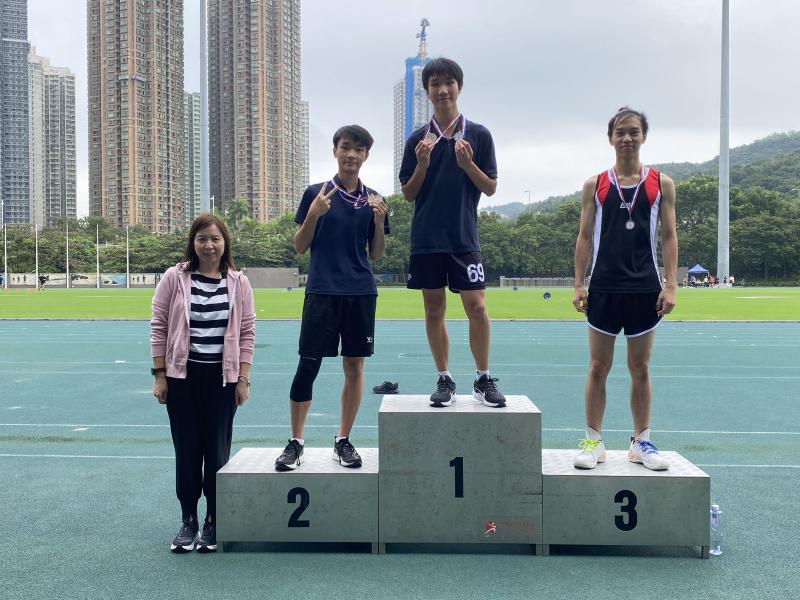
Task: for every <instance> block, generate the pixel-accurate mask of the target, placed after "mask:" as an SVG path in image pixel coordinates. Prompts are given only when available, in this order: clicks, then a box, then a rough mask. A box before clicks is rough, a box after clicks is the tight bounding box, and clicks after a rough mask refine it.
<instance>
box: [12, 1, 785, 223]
mask: <svg viewBox="0 0 800 600" xmlns="http://www.w3.org/2000/svg"><path fill="white" fill-rule="evenodd" d="M199 5H200V2H199V0H186V2H185V23H184V28H185V33H186V39H185V50H186V52H185V55H186V64H185V69H186V76H185V83H186V89H187V90H188V91H199V89H200V73H199V64H200V60H199V29H200V10H199ZM721 6H722V0H664V1H661V2H655V1H650V0H627V1H625V0H603V1H602V2H597V1H592V0H560V1H559V2H552V1H542V0H507V1H504V2H486V1H485V0H482V1H480V2H479V1H473V0H437V1H435V2H433V1H431V0H427V1H425V2H422V1H416V0H397V1H396V0H381V1H379V2H370V1H368V0H361V1H356V0H334V1H330V0H304V1H303V3H302V46H303V51H302V64H303V98H304V99H306V100H308V101H309V103H310V121H311V180H312V182H313V181H321V180H322V179H325V178H328V177H330V176H331V175H332V174H333V172H334V170H335V163H334V162H333V157H332V155H331V136H332V134H333V131H334V130H335V129H336V128H337V127H338V126H339V125H342V124H346V123H358V124H360V125H363V126H365V127H366V128H367V129H369V130H370V132H372V134H373V136H374V137H375V146H374V147H373V150H372V152H371V154H370V158H369V160H368V161H367V163H366V164H365V165H364V168H363V169H362V177H363V179H364V181H365V182H366V183H367V184H368V185H370V186H371V187H374V188H376V189H378V190H381V191H383V192H384V193H391V192H392V190H393V187H394V186H393V181H392V178H393V172H392V164H393V163H392V136H393V129H392V119H393V108H392V87H393V85H394V83H395V81H397V80H398V79H400V78H401V77H402V76H403V69H404V60H405V58H406V57H408V56H413V55H415V54H416V51H417V44H418V41H417V40H416V39H415V35H416V33H417V32H418V31H419V22H420V20H421V19H422V18H423V17H426V18H427V19H428V20H429V21H430V23H431V25H430V27H429V28H428V54H429V55H430V56H447V57H450V58H453V59H455V60H456V61H458V62H459V63H460V64H461V66H462V68H463V69H464V73H465V76H464V89H463V91H462V95H461V97H460V99H459V108H460V109H461V111H462V112H463V113H464V114H465V115H466V117H467V118H468V119H470V120H473V121H477V122H479V123H482V124H484V125H486V126H487V127H488V128H489V129H490V130H491V131H492V134H493V136H494V140H495V146H496V152H497V164H498V171H499V178H498V187H497V193H496V194H495V196H493V197H492V198H488V199H487V198H484V199H483V200H482V205H483V206H487V205H491V204H505V203H507V202H514V201H527V194H525V193H524V191H525V190H531V192H532V199H533V201H534V202H536V201H539V200H543V199H545V198H546V197H547V196H550V195H556V194H567V193H571V192H573V191H575V190H577V189H578V188H579V187H580V185H581V183H582V182H583V181H584V180H585V179H586V178H587V177H588V176H589V175H591V174H593V173H596V172H597V171H600V170H602V169H603V168H605V167H607V166H608V165H610V164H611V161H612V160H613V154H612V152H611V149H610V147H609V146H608V142H607V139H606V137H605V126H606V123H607V121H608V119H609V117H610V116H611V114H613V113H614V111H615V110H616V109H617V108H618V107H620V106H622V105H623V104H628V105H630V106H633V107H635V108H640V109H642V110H644V111H645V112H646V113H647V115H648V118H649V120H650V128H651V129H650V136H649V139H648V140H647V143H646V145H645V147H644V148H643V158H644V160H645V162H647V163H658V162H670V161H686V160H688V161H703V160H707V159H709V158H712V157H713V156H715V155H716V154H717V153H718V150H719V85H720V24H721ZM28 13H29V23H28V30H29V36H28V37H29V39H30V41H31V43H32V44H33V45H35V46H36V47H37V51H38V53H39V54H40V55H42V56H46V57H48V58H49V59H50V60H51V64H53V65H55V66H66V67H69V68H70V69H72V71H73V72H74V73H75V76H76V104H77V107H76V108H77V119H78V123H77V128H78V130H77V136H78V147H77V165H78V214H79V215H81V216H82V215H85V214H87V213H88V191H87V146H86V138H87V122H86V6H85V1H84V0H29V6H28ZM798 24H800V2H797V1H796V0H769V1H766V0H731V64H732V75H731V145H739V144H744V143H749V142H751V141H753V140H755V139H757V138H759V137H763V136H765V135H767V134H769V133H773V132H776V131H789V130H797V129H800V110H799V104H800V103H799V102H798V101H799V100H800V68H798V65H800V44H798V43H797V41H796V40H797V28H798ZM792 40H795V41H792Z"/></svg>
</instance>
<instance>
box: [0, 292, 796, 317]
mask: <svg viewBox="0 0 800 600" xmlns="http://www.w3.org/2000/svg"><path fill="white" fill-rule="evenodd" d="M545 291H549V292H550V294H551V297H550V298H549V299H548V300H545V299H544V297H543V294H544V292H545ZM379 294H380V296H379V299H378V318H379V319H421V318H422V316H423V314H422V298H421V294H420V293H419V292H416V291H411V290H406V289H404V288H381V289H380V291H379ZM486 294H487V305H488V307H489V314H490V315H491V317H492V318H493V319H511V320H513V319H559V320H576V319H581V318H582V316H581V315H579V314H578V313H577V312H576V311H575V310H574V309H573V307H572V289H564V288H554V289H550V290H545V289H543V288H538V289H521V290H519V291H516V292H515V291H513V290H512V289H509V288H502V289H500V288H493V289H489V290H487V292H486ZM152 296H153V290H151V289H131V290H126V289H100V290H96V289H90V290H78V289H72V290H57V289H45V290H44V291H43V292H35V291H33V290H20V289H17V290H13V289H12V290H7V291H4V292H3V293H0V319H149V318H150V300H151V298H152ZM255 298H256V314H257V316H258V318H259V319H299V318H300V316H301V313H302V306H303V291H302V290H300V289H295V290H292V291H291V292H288V291H286V290H284V289H268V290H256V291H255ZM447 301H448V303H449V305H450V306H449V310H448V313H447V316H448V318H451V319H463V318H465V316H464V311H463V309H462V308H461V302H460V301H459V299H458V297H457V296H456V295H455V294H450V293H448V295H447ZM672 318H673V319H682V320H688V321H694V320H722V321H729V320H730V321H786V320H789V321H797V320H800V288H736V289H679V290H678V294H677V306H676V308H675V310H674V312H673V313H672Z"/></svg>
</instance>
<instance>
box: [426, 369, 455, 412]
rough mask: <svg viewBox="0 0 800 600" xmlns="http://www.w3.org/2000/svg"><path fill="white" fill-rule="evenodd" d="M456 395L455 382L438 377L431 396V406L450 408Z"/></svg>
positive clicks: (442, 376)
mask: <svg viewBox="0 0 800 600" xmlns="http://www.w3.org/2000/svg"><path fill="white" fill-rule="evenodd" d="M455 395H456V382H455V381H453V380H452V379H450V377H448V376H447V375H440V376H439V381H437V382H436V391H435V392H434V393H432V394H431V406H436V407H437V408H438V407H441V406H450V405H451V404H452V403H453V398H454V397H455Z"/></svg>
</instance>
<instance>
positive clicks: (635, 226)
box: [572, 106, 678, 470]
mask: <svg viewBox="0 0 800 600" xmlns="http://www.w3.org/2000/svg"><path fill="white" fill-rule="evenodd" d="M647 130H648V123H647V118H646V117H645V115H644V113H641V112H639V111H636V110H633V109H631V108H628V107H627V106H626V107H623V108H621V109H619V111H617V113H616V114H615V115H614V116H613V117H611V120H610V121H609V123H608V142H609V144H610V145H611V146H613V148H614V152H615V153H616V162H615V163H614V166H613V167H612V168H610V169H608V170H607V171H603V172H602V173H600V174H599V175H596V176H594V177H591V178H590V179H589V180H588V181H586V183H585V184H584V186H583V191H582V193H581V222H580V232H579V233H578V240H577V242H576V244H575V294H574V296H573V299H572V303H573V305H574V306H575V309H576V310H577V311H579V312H582V313H585V314H586V316H587V320H588V323H589V374H588V376H587V378H586V386H585V401H586V437H585V438H584V439H582V440H581V442H580V449H581V452H580V454H578V455H576V456H575V461H574V464H575V467H576V468H579V469H593V468H595V467H596V466H597V464H598V463H601V462H604V461H605V459H606V451H605V445H604V443H603V439H602V437H601V435H600V431H601V424H602V420H603V413H604V411H605V407H606V379H607V377H608V373H609V370H610V369H611V363H612V360H613V357H614V342H615V340H616V336H617V334H618V333H619V332H620V331H623V330H624V332H625V337H626V338H627V350H628V371H629V372H630V376H631V392H630V404H631V412H632V414H633V428H634V435H633V436H632V437H631V445H630V449H629V451H628V460H630V461H631V462H636V463H641V464H643V465H644V466H645V467H647V468H648V469H653V470H664V469H668V468H669V463H668V462H667V460H666V459H665V458H664V457H663V456H662V455H661V454H660V453H659V452H658V449H657V448H656V447H655V446H654V445H653V444H652V442H651V441H650V405H651V400H652V390H651V386H650V374H649V367H648V363H649V362H650V351H651V350H652V347H653V339H654V336H655V328H656V327H657V326H658V324H659V322H660V321H661V319H662V317H663V316H664V315H666V314H669V313H670V312H671V311H672V309H673V307H674V306H675V287H676V272H677V264H678V237H677V234H676V230H675V184H674V183H673V182H672V179H670V178H669V177H667V176H666V175H664V174H663V173H659V172H658V171H657V170H656V169H653V168H652V167H646V166H644V165H643V164H642V162H641V160H640V158H639V150H640V148H641V146H642V144H644V142H645V140H646V139H647ZM659 222H660V225H661V253H662V256H663V260H664V275H665V277H666V283H665V284H664V285H663V286H662V282H661V279H660V278H659V274H658V256H657V254H656V243H657V242H656V239H657V234H658V227H659ZM590 255H591V256H592V268H591V278H590V284H589V291H588V293H587V291H586V289H585V288H584V278H585V276H586V269H587V267H588V264H589V256H590Z"/></svg>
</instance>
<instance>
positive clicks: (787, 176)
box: [483, 131, 800, 219]
mask: <svg viewBox="0 0 800 600" xmlns="http://www.w3.org/2000/svg"><path fill="white" fill-rule="evenodd" d="M730 165H731V185H738V186H739V187H750V186H759V187H762V188H765V189H768V190H772V191H775V192H779V193H783V194H790V193H798V192H797V190H798V189H800V131H789V132H786V133H773V134H772V135H768V136H767V137H765V138H762V139H760V140H756V141H755V142H753V143H752V144H745V145H744V146H737V147H736V148H731V151H730ZM652 166H653V167H655V168H656V169H658V170H659V171H663V172H664V173H667V174H668V175H669V176H670V177H672V179H674V180H675V181H676V182H679V181H683V180H685V179H688V178H689V177H692V176H694V175H699V174H701V173H709V174H711V175H716V174H717V173H718V172H719V156H715V157H714V158H712V159H711V160H708V161H706V162H702V163H690V162H680V163H661V164H656V165H652ZM579 198H580V190H578V191H577V192H574V193H572V194H567V195H565V196H550V197H549V198H547V199H546V200H543V201H541V202H535V203H533V204H532V205H531V206H530V209H529V210H530V211H531V212H535V213H550V212H553V211H554V210H555V209H556V207H558V206H559V205H560V204H562V203H563V202H566V201H567V200H577V199H579ZM526 209H527V206H526V205H525V204H523V203H522V202H512V203H510V204H502V205H499V206H490V207H487V208H485V209H483V210H486V211H490V212H494V213H497V214H499V215H501V216H503V217H506V218H509V219H513V218H516V217H517V216H518V215H519V214H520V213H522V212H524V211H525V210H526Z"/></svg>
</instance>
